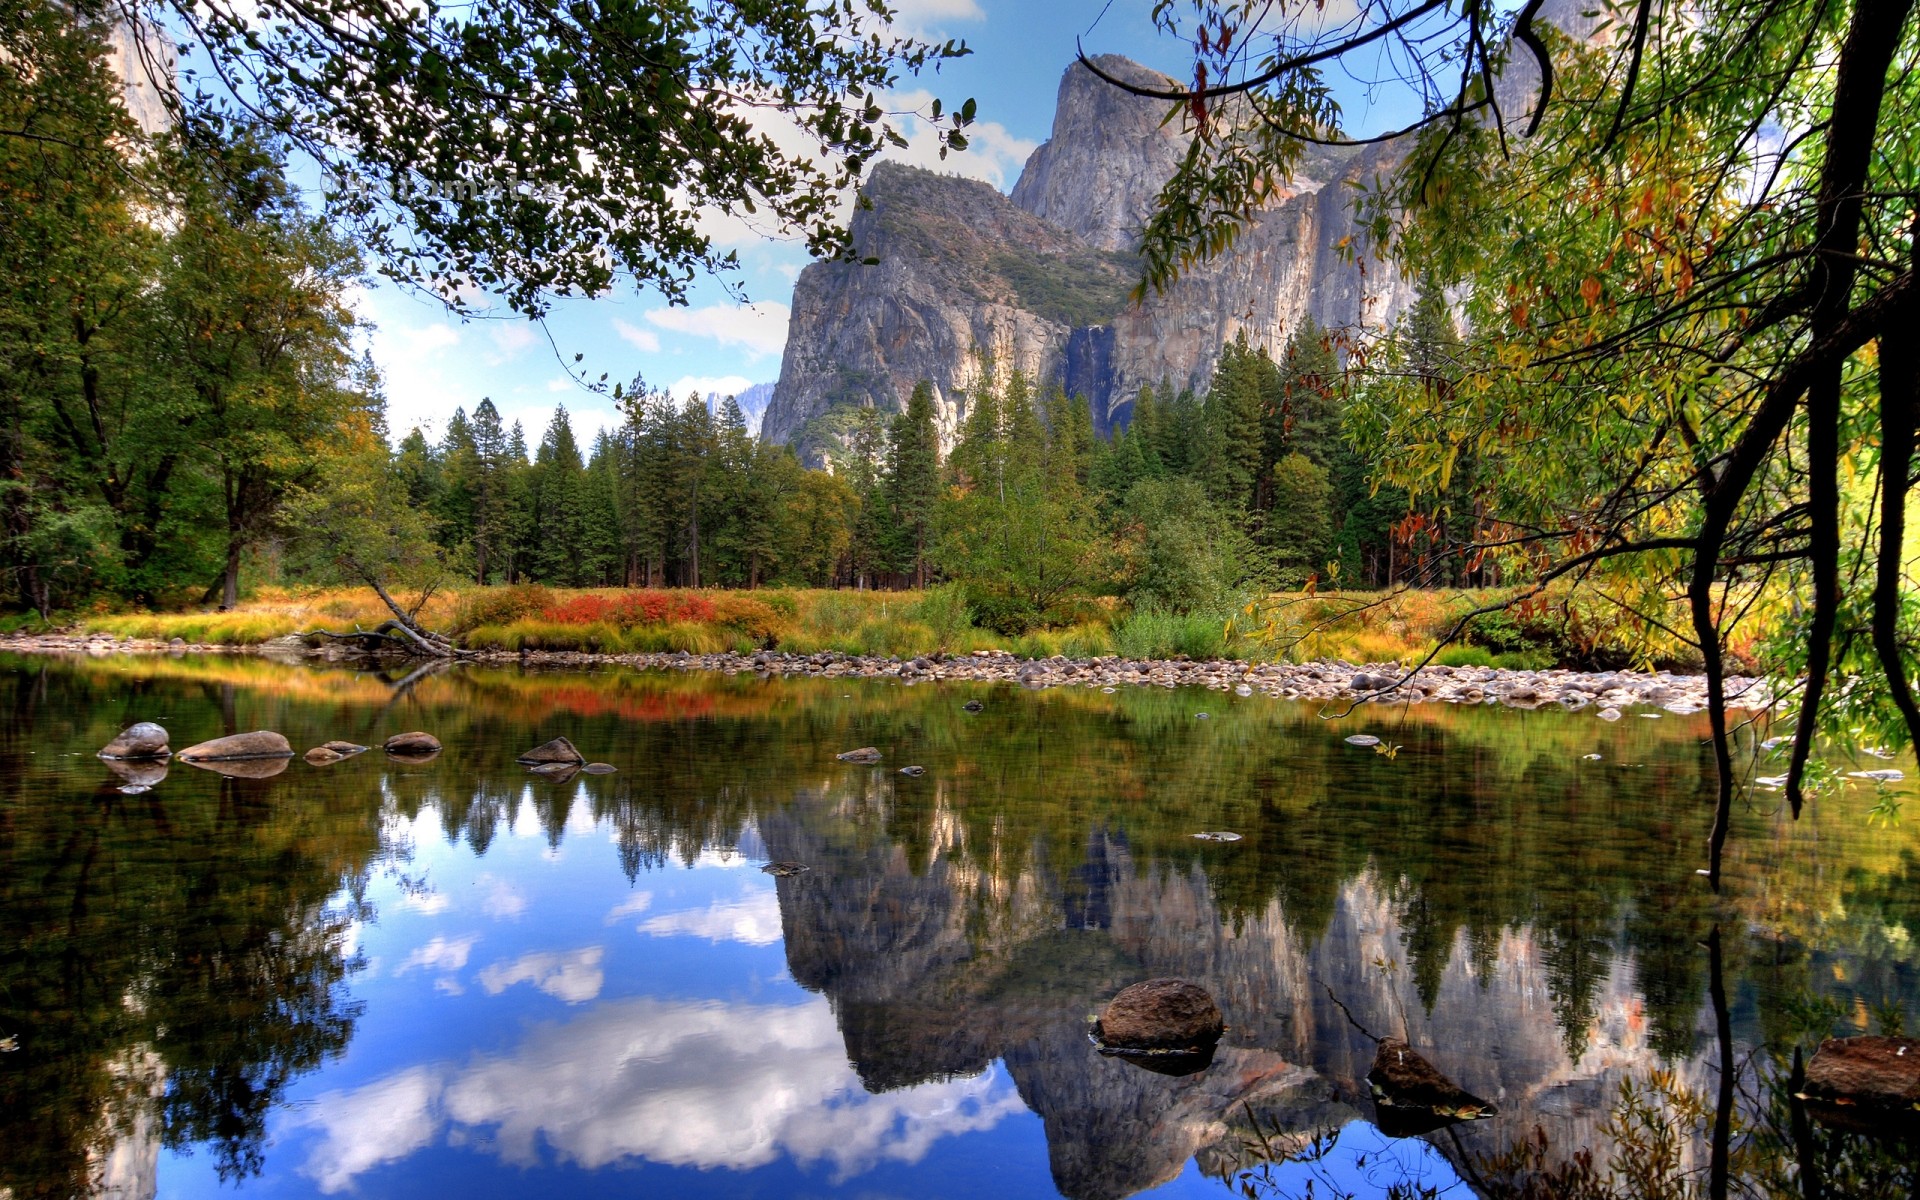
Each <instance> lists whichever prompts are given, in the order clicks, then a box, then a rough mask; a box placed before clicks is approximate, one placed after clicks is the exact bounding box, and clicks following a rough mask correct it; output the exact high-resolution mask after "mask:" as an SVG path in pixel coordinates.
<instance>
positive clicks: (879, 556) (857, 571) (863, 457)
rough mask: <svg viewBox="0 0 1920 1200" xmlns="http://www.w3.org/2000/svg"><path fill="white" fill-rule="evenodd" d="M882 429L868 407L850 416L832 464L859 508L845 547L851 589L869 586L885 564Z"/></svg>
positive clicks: (883, 447)
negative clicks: (851, 490)
mask: <svg viewBox="0 0 1920 1200" xmlns="http://www.w3.org/2000/svg"><path fill="white" fill-rule="evenodd" d="M886 439H887V435H886V427H885V426H884V425H882V424H881V421H880V414H879V413H878V412H876V411H875V410H873V409H871V408H865V407H862V408H858V409H855V410H854V413H853V424H852V428H851V430H850V431H849V433H848V436H847V439H846V441H845V443H844V445H843V448H842V450H841V451H840V453H839V454H838V455H837V456H836V458H835V461H834V473H835V474H837V475H844V476H846V480H847V483H848V484H849V485H851V486H852V489H853V495H854V498H855V499H856V500H857V501H858V502H859V505H860V508H859V511H858V512H857V513H856V515H855V517H854V524H853V537H852V541H851V544H850V545H849V546H848V547H847V553H848V555H849V558H850V562H849V566H850V567H851V568H852V571H853V584H854V586H855V587H859V588H865V587H868V586H870V585H871V584H872V581H873V575H874V572H875V571H876V570H877V569H879V568H881V567H882V566H884V564H885V563H886V561H887V558H886V554H887V550H886V543H887V530H886V524H885V521H886V515H885V514H886V509H885V506H884V504H883V503H882V498H881V495H880V483H881V480H882V478H883V477H884V476H883V474H882V472H883V470H884V468H885V463H886V452H887V440H886Z"/></svg>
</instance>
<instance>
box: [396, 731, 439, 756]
mask: <svg viewBox="0 0 1920 1200" xmlns="http://www.w3.org/2000/svg"><path fill="white" fill-rule="evenodd" d="M382 748H383V749H385V750H386V752H387V753H388V754H398V755H400V756H402V757H404V758H417V757H420V756H422V755H427V754H438V753H440V739H439V738H437V737H435V736H433V735H432V734H430V733H422V732H420V731H419V730H417V729H416V730H414V731H413V732H412V733H396V734H394V735H393V736H392V737H390V738H388V739H387V740H386V744H385V745H384V746H383V747H382Z"/></svg>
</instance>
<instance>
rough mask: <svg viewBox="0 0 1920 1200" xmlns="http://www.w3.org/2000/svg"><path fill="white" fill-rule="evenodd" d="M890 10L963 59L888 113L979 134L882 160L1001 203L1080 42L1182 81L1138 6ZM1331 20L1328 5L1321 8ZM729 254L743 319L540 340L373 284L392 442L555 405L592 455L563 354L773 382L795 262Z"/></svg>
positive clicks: (601, 327) (725, 314)
mask: <svg viewBox="0 0 1920 1200" xmlns="http://www.w3.org/2000/svg"><path fill="white" fill-rule="evenodd" d="M896 2H897V7H898V9H899V10H900V23H901V25H902V27H903V28H905V29H906V30H908V31H910V32H913V33H916V34H921V35H924V36H927V37H936V38H944V37H953V38H959V39H962V40H964V41H966V42H967V43H968V45H969V46H971V47H972V48H973V54H972V55H970V56H969V57H967V58H964V59H961V60H959V61H958V62H954V63H949V64H947V65H946V66H945V68H944V69H943V70H942V71H941V72H940V73H939V74H937V75H930V76H926V77H923V78H920V79H918V80H903V81H902V87H901V94H900V95H899V96H898V97H897V98H896V99H897V100H898V101H899V103H898V107H900V108H901V109H903V110H904V109H911V108H914V107H916V106H918V104H920V103H923V102H924V100H925V99H926V98H927V97H928V96H935V95H937V96H939V97H940V98H942V99H943V100H945V101H947V102H948V103H949V105H950V106H957V104H958V103H959V101H961V100H964V99H966V98H967V97H974V98H975V99H976V100H977V101H978V104H979V118H978V122H977V123H976V125H975V127H974V128H973V129H972V130H970V131H969V134H970V139H971V146H970V147H969V149H968V150H967V151H966V152H965V153H963V154H957V155H951V156H949V157H948V158H947V160H946V161H945V162H940V161H938V160H937V159H936V157H935V155H934V153H933V139H932V135H931V132H930V131H929V130H927V129H926V128H925V127H923V126H921V125H919V124H918V123H917V122H915V121H913V120H911V119H908V120H906V121H904V122H903V124H902V129H903V132H905V133H907V134H908V137H909V141H910V143H911V145H910V148H909V149H907V150H904V151H897V152H894V153H892V154H891V157H893V158H896V159H901V160H905V161H909V162H913V163H917V164H919V165H922V166H927V167H931V168H934V169H938V170H946V171H951V172H954V173H957V174H963V175H967V176H971V177H973V178H978V179H984V180H987V181H988V182H990V183H992V184H994V185H995V186H997V187H999V188H1001V190H1003V191H1004V190H1008V189H1010V188H1011V187H1012V186H1013V183H1014V181H1015V180H1016V179H1017V178H1018V177H1019V174H1020V168H1021V166H1022V164H1024V163H1025V161H1026V158H1027V156H1028V155H1029V154H1030V153H1032V151H1033V149H1034V148H1035V147H1036V146H1037V145H1039V143H1040V142H1042V141H1044V140H1045V138H1046V136H1047V132H1048V129H1049V126H1050V125H1051V123H1052V119H1053V108H1054V98H1055V93H1056V91H1057V89H1058V86H1059V82H1060V76H1061V73H1062V72H1063V71H1064V70H1065V68H1066V66H1067V64H1068V63H1069V62H1071V61H1072V59H1073V55H1074V50H1075V44H1076V39H1079V40H1080V41H1081V42H1082V43H1083V44H1084V45H1085V47H1086V49H1087V51H1088V52H1089V53H1109V52H1111V53H1121V54H1126V55H1129V56H1130V57H1133V58H1135V59H1137V60H1139V61H1141V62H1144V63H1147V64H1148V65H1150V66H1156V67H1159V68H1161V69H1163V70H1167V71H1169V73H1172V74H1177V75H1183V74H1184V73H1185V71H1186V70H1188V69H1190V61H1191V60H1186V61H1184V62H1183V60H1182V58H1181V53H1180V52H1181V50H1182V47H1181V46H1180V45H1179V44H1177V43H1174V42H1171V41H1168V40H1166V39H1164V38H1160V37H1156V35H1155V33H1154V31H1153V28H1152V26H1151V23H1150V21H1149V20H1148V12H1149V11H1150V8H1151V5H1150V4H1149V3H1147V0H1043V2H1035V0H1024V2H1023V0H896ZM1340 7H1343V6H1342V5H1340V4H1339V3H1338V2H1337V0H1336V2H1335V3H1332V4H1329V5H1328V8H1329V9H1336V8H1340ZM1348 11H1349V12H1350V11H1351V10H1350V9H1349V10H1348ZM915 92H920V93H924V94H923V95H920V96H916V95H915V94H914V93H915ZM1354 99H1364V97H1363V96H1358V95H1356V96H1355V97H1354ZM1349 103H1350V105H1351V104H1352V101H1351V100H1350V101H1349ZM730 248H732V249H735V250H737V252H738V253H739V256H740V260H741V263H742V266H743V270H742V272H741V274H740V276H739V283H740V284H741V285H742V286H743V287H744V289H745V292H746V294H747V297H748V299H749V301H750V303H749V304H746V305H742V304H740V303H739V302H737V301H736V300H735V299H734V298H732V297H730V296H729V295H728V294H727V292H726V291H725V289H724V288H722V287H721V286H720V285H719V284H718V283H717V282H714V281H703V282H701V283H700V284H699V285H698V286H696V287H695V288H694V289H693V291H692V294H691V296H690V297H689V300H690V303H689V304H688V305H686V306H685V307H680V308H672V307H669V306H668V305H667V304H666V302H665V301H664V299H662V298H661V297H660V296H658V295H656V294H652V293H649V292H642V291H636V290H635V289H634V288H633V287H632V286H631V284H628V285H626V286H625V287H624V288H623V289H622V290H619V291H616V292H615V293H614V294H612V295H610V296H607V297H604V298H600V299H594V300H579V301H573V302H569V303H564V304H561V305H560V306H559V307H558V308H557V309H556V310H555V312H554V314H553V315H552V316H550V317H549V318H548V319H547V321H546V322H545V324H544V327H542V326H541V325H536V324H532V323H529V322H527V321H525V320H521V319H517V318H512V317H507V316H502V317H499V318H482V319H477V320H468V321H462V320H461V319H460V318H459V317H456V316H454V315H452V314H450V313H448V312H447V311H446V310H445V309H444V308H443V307H442V306H440V305H439V304H438V302H436V301H434V300H432V299H430V298H426V297H421V296H417V295H414V294H411V293H409V292H406V291H403V290H401V289H398V288H394V287H392V286H390V285H385V284H382V283H379V282H377V281H375V282H370V284H369V286H368V288H367V290H366V292H365V294H364V296H362V297H361V299H360V305H359V308H360V311H361V313H362V315H363V316H364V317H366V318H368V319H369V320H370V322H371V324H372V328H371V329H370V330H369V332H368V333H367V334H366V337H367V341H368V345H369V348H370V350H371V352H372V354H373V358H374V361H375V362H376V363H378V364H379V366H380V368H381V371H382V374H383V375H384V377H385V380H386V387H387V396H388V409H389V424H390V426H391V428H392V430H393V433H394V436H395V437H396V438H398V437H401V436H403V435H404V434H405V433H406V432H407V430H408V429H410V428H412V427H415V426H418V427H420V428H422V429H423V430H425V431H426V432H427V434H428V435H429V436H430V437H433V438H436V439H437V438H438V436H439V434H440V432H441V431H442V430H443V429H444V428H445V423H446V419H447V417H448V416H450V415H451V414H452V412H453V410H454V408H455V407H456V406H462V407H465V408H467V409H468V410H471V409H472V407H473V406H474V405H475V404H476V403H477V402H478V401H479V400H480V399H481V397H483V396H491V397H492V399H493V401H494V403H495V405H497V406H498V407H499V409H500V410H501V412H502V414H503V415H504V416H505V417H506V419H507V420H508V421H512V420H516V419H517V420H519V421H520V422H522V424H523V425H524V426H525V428H526V432H527V438H528V441H529V443H536V442H537V441H538V439H539V436H540V434H541V432H542V431H543V430H544V429H545V428H546V426H547V424H548V422H549V420H550V419H551V416H552V413H553V409H554V406H555V405H556V404H565V405H566V407H567V408H568V410H569V412H570V413H571V414H572V416H573V421H574V427H575V431H576V433H577V434H578V435H579V436H580V437H581V439H582V441H583V442H587V441H591V439H592V437H593V434H594V432H595V431H596V430H597V429H599V428H601V427H602V426H605V425H611V424H614V423H616V422H617V420H618V415H617V413H616V411H615V408H614V406H613V404H612V402H611V401H610V400H609V399H608V398H607V397H606V396H603V395H599V394H595V393H594V392H591V391H589V390H587V389H585V388H583V387H581V386H579V385H578V384H576V383H575V382H573V380H572V379H571V378H570V377H569V374H568V371H567V365H568V364H571V362H572V359H573V356H574V355H575V354H583V355H585V360H584V362H583V363H582V364H581V369H583V371H584V373H585V374H586V376H587V377H589V378H593V377H597V376H598V375H599V374H600V373H601V372H603V371H604V372H606V373H607V375H608V377H609V379H614V380H623V381H624V380H629V379H632V378H633V377H634V375H635V374H636V373H638V374H640V375H642V376H644V377H645V379H646V380H647V382H648V383H649V384H651V385H653V386H655V387H663V386H664V387H668V388H670V389H671V390H672V391H673V392H674V393H675V394H676V395H681V396H684V395H685V394H687V393H688V392H689V391H690V390H696V389H697V390H700V391H703V392H705V391H717V392H720V393H722V394H726V393H731V392H734V391H738V390H740V389H741V388H744V387H745V386H747V385H748V384H752V383H760V382H770V381H772V380H774V379H776V378H777V377H778V376H779V372H780V353H781V348H782V346H783V345H784V343H785V338H786V319H787V310H788V305H789V302H790V300H791V299H792V295H793V282H794V279H795V278H796V277H797V276H798V275H799V272H800V269H801V268H802V267H804V266H805V265H806V263H807V255H806V251H805V248H804V246H803V245H801V244H798V243H796V242H793V241H787V240H781V239H778V238H774V237H768V236H765V235H764V234H759V233H749V232H747V231H745V230H741V231H740V233H739V235H738V238H737V240H735V241H733V242H731V243H730Z"/></svg>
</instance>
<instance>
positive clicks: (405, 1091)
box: [296, 998, 1025, 1192]
mask: <svg viewBox="0 0 1920 1200" xmlns="http://www.w3.org/2000/svg"><path fill="white" fill-rule="evenodd" d="M1024 1107H1025V1106H1024V1105H1023V1104H1022V1103H1021V1101H1020V1096H1019V1093H1018V1092H1017V1091H1016V1090H1015V1089H1014V1087H1013V1084H1012V1082H1011V1081H1010V1080H1009V1079H1007V1078H1006V1076H1004V1075H1003V1074H1001V1072H1000V1071H999V1070H998V1069H997V1068H995V1069H989V1070H988V1071H986V1072H984V1073H982V1074H980V1075H977V1076H973V1077H971V1078H964V1079H953V1080H947V1081H944V1082H940V1083H930V1084H923V1085H921V1086H918V1087H913V1088H905V1089H901V1090H898V1091H891V1092H886V1093H883V1094H880V1095H870V1094H868V1093H867V1092H866V1091H865V1090H864V1089H863V1088H862V1087H861V1085H860V1081H859V1078H858V1076H856V1075H855V1074H854V1072H853V1070H852V1068H851V1067H849V1066H848V1064H847V1060H846V1048H845V1046H844V1044H843V1042H842V1041H841V1037H840V1031H839V1028H838V1027H837V1025H836V1024H835V1022H834V1017H833V1012H832V1009H831V1007H830V1006H829V1005H828V1003H827V1001H826V1000H825V999H824V998H813V999H810V1000H808V1001H807V1002H806V1003H804V1004H800V1005H792V1006H783V1005H742V1004H723V1003H719V1002H713V1001H704V1002H669V1001H661V1000H653V999H636V1000H623V1001H618V1002H612V1003H607V1004H603V1005H600V1006H598V1007H596V1008H594V1009H593V1010H592V1011H590V1012H588V1013H586V1014H585V1015H583V1016H581V1017H579V1018H578V1019H576V1020H573V1021H569V1022H565V1023H558V1024H549V1025H544V1026H540V1027H537V1028H535V1029H534V1030H533V1031H532V1032H531V1033H530V1034H529V1035H528V1036H527V1038H526V1039H525V1040H524V1041H523V1042H522V1043H521V1044H520V1046H519V1047H518V1048H517V1049H516V1050H514V1051H512V1052H510V1053H508V1054H505V1055H498V1056H489V1057H480V1058H476V1059H475V1060H473V1061H472V1062H471V1063H469V1064H467V1065H465V1066H461V1067H455V1066H452V1065H450V1064H437V1065H429V1066H418V1067H410V1068H407V1069H406V1070H403V1071H400V1072H397V1073H395V1074H393V1075H389V1076H387V1077H385V1078H382V1079H379V1080H376V1081H375V1082H373V1083H370V1084H367V1085H365V1086H362V1087H359V1088H355V1089H353V1090H351V1091H344V1092H330V1093H328V1094H326V1095H324V1096H321V1097H319V1098H318V1100H316V1101H315V1102H314V1104H313V1105H312V1107H310V1108H308V1109H306V1110H305V1111H303V1112H302V1113H301V1114H300V1115H299V1117H298V1118H297V1119H296V1124H297V1125H298V1126H302V1127H311V1128H313V1129H315V1130H316V1131H317V1135H316V1136H317V1140H316V1141H315V1143H314V1144H313V1145H312V1147H311V1149H310V1150H309V1151H308V1154H307V1158H306V1162H305V1165H304V1166H303V1167H302V1168H301V1169H302V1172H303V1173H304V1174H306V1175H307V1176H308V1177H309V1178H311V1179H313V1180H314V1181H315V1182H316V1183H317V1184H318V1185H319V1186H320V1188H321V1190H322V1191H326V1192H337V1191H341V1190H342V1189H345V1188H347V1187H350V1186H351V1185H352V1183H353V1181H354V1180H355V1178H356V1177H357V1176H359V1175H361V1174H363V1173H365V1172H367V1171H369V1170H371V1169H373V1168H374V1167H376V1166H379V1165H381V1164H384V1163H392V1162H397V1161H399V1160H401V1159H404V1158H406V1157H408V1156H409V1155H412V1154H414V1153H416V1152H418V1151H420V1150H423V1149H425V1148H427V1147H429V1146H430V1145H432V1144H433V1143H434V1141H436V1140H437V1139H439V1138H440V1137H442V1136H443V1135H444V1134H447V1133H456V1134H457V1135H458V1137H457V1138H456V1139H454V1140H464V1141H470V1142H473V1143H477V1144H479V1145H482V1146H484V1147H486V1148H487V1149H490V1150H491V1151H492V1152H494V1153H496V1154H498V1155H499V1156H500V1157H501V1158H502V1159H503V1160H505V1161H506V1162H509V1163H513V1164H515V1165H517V1166H523V1167H524V1166H534V1165H538V1164H539V1163H540V1161H541V1157H542V1156H541V1154H540V1150H539V1147H540V1146H541V1145H542V1144H544V1145H546V1146H547V1147H549V1148H550V1150H551V1152H552V1154H553V1155H554V1157H555V1158H557V1159H558V1160H559V1161H561V1162H564V1163H569V1164H573V1165H576V1166H579V1167H583V1168H586V1169H589V1170H592V1169H597V1168H600V1167H605V1166H610V1165H615V1164H619V1163H621V1162H623V1161H631V1160H635V1159H645V1160H649V1161H652V1162H655V1163H660V1164H664V1165H669V1166H686V1167H698V1168H703V1169H704V1168H716V1167H717V1168H725V1169H729V1170H751V1169H753V1168H755V1167H761V1166H765V1165H767V1164H769V1163H772V1162H774V1161H775V1160H777V1159H778V1158H779V1157H781V1156H782V1155H786V1156H789V1157H791V1158H792V1159H794V1160H795V1161H796V1162H798V1163H800V1164H802V1165H812V1164H816V1163H824V1164H826V1165H828V1166H829V1167H831V1169H832V1171H833V1173H834V1175H835V1177H836V1181H838V1180H843V1179H845V1178H848V1177H851V1176H854V1175H858V1174H860V1173H862V1172H864V1171H866V1170H868V1169H869V1168H871V1167H873V1166H874V1165H875V1164H877V1163H879V1162H883V1161H895V1162H904V1163H914V1162H918V1161H919V1160H920V1159H921V1158H922V1157H923V1156H924V1155H925V1154H926V1153H927V1151H928V1150H929V1149H930V1148H931V1147H932V1146H933V1144H934V1143H935V1142H937V1141H938V1140H940V1139H941V1138H943V1137H950V1136H954V1135H958V1134H964V1133H973V1132H979V1131H984V1130H987V1129H991V1128H992V1127H993V1126H995V1125H997V1124H998V1123H999V1122H1000V1121H1001V1120H1003V1119H1005V1118H1006V1117H1008V1116H1011V1115H1014V1114H1017V1113H1019V1112H1022V1111H1023V1110H1024ZM474 1133H479V1134H481V1135H482V1136H479V1137H468V1135H470V1134H474ZM489 1133H490V1135H491V1136H485V1135H487V1134H489Z"/></svg>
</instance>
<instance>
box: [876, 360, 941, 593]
mask: <svg viewBox="0 0 1920 1200" xmlns="http://www.w3.org/2000/svg"><path fill="white" fill-rule="evenodd" d="M880 491H881V495H880V500H881V503H882V505H883V506H884V508H885V510H886V512H887V514H888V517H889V519H890V521H891V525H890V527H889V530H888V533H889V538H888V540H889V542H890V543H891V551H892V552H891V553H890V554H889V555H888V556H887V558H888V561H889V565H890V566H891V567H892V568H893V569H894V570H896V571H899V572H901V573H902V574H904V575H905V576H906V577H907V579H908V582H909V584H910V585H911V586H913V587H916V588H923V587H925V586H927V555H928V552H929V551H930V550H931V549H932V546H933V540H934V506H935V504H936V503H938V501H939V499H940V431H939V430H938V429H937V428H936V427H935V425H934V416H933V384H931V383H929V382H928V381H927V380H924V379H922V380H921V381H920V382H919V383H917V384H915V385H914V387H913V394H912V395H910V396H909V397H907V406H906V408H905V409H903V410H902V411H900V412H899V413H898V414H896V415H895V416H894V418H893V421H892V422H891V424H890V425H889V428H888V435H887V461H886V474H885V478H884V481H883V482H882V484H881V489H880Z"/></svg>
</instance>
